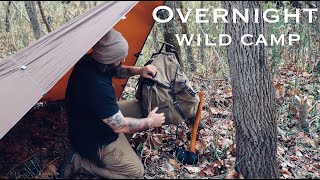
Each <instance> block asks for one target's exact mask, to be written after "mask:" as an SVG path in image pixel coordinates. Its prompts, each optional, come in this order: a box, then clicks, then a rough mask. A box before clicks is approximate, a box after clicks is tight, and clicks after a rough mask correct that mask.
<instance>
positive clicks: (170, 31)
mask: <svg viewBox="0 0 320 180" xmlns="http://www.w3.org/2000/svg"><path fill="white" fill-rule="evenodd" d="M166 6H168V7H170V8H171V9H172V10H173V11H175V8H176V4H175V2H174V1H167V2H166ZM174 14H176V13H174ZM160 15H161V16H162V17H167V16H168V15H167V14H164V13H161V14H160ZM162 19H164V18H162ZM174 22H175V21H174V19H172V20H171V21H169V22H167V23H163V29H164V31H163V37H164V41H165V42H167V43H169V44H171V45H173V47H174V48H175V49H176V50H177V52H178V56H179V59H180V66H181V68H182V69H183V70H184V65H185V64H184V60H183V58H182V57H181V48H180V46H179V43H178V40H177V38H176V36H175V34H178V32H177V31H176V29H177V27H176V24H175V23H174Z"/></svg>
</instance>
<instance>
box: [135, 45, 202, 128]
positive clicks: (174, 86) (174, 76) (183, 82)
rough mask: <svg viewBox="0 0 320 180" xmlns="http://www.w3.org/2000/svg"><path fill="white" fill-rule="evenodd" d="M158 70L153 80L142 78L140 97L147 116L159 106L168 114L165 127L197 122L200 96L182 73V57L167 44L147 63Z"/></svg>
mask: <svg viewBox="0 0 320 180" xmlns="http://www.w3.org/2000/svg"><path fill="white" fill-rule="evenodd" d="M148 64H152V65H154V66H155V67H156V68H157V74H156V75H155V76H154V77H153V79H146V78H143V77H140V79H139V83H138V89H137V92H136V98H137V99H138V100H140V101H141V104H142V109H143V115H144V116H145V117H146V116H147V115H148V114H149V112H150V111H151V110H153V109H154V108H155V107H159V110H158V111H157V113H162V112H163V113H165V116H166V122H165V124H175V125H178V124H181V123H182V122H183V121H185V122H186V123H187V124H190V123H192V122H193V120H194V118H195V115H196V112H197V108H198V104H199V96H198V95H197V93H196V92H195V91H194V90H193V88H192V86H191V84H190V81H189V80H188V78H187V76H186V75H185V73H184V72H183V71H182V70H181V67H180V64H179V57H178V55H177V52H176V51H175V49H174V48H173V46H172V45H170V44H167V43H164V44H163V45H162V47H161V49H160V51H159V52H158V53H154V54H153V55H152V56H151V58H150V60H149V61H148V62H147V63H146V64H145V66H146V65H148Z"/></svg>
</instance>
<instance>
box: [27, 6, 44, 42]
mask: <svg viewBox="0 0 320 180" xmlns="http://www.w3.org/2000/svg"><path fill="white" fill-rule="evenodd" d="M24 5H25V7H26V10H27V12H28V16H29V19H30V22H31V26H32V29H33V34H34V37H35V38H36V39H39V38H40V37H41V29H40V23H39V20H38V15H37V9H36V6H35V3H34V1H25V4H24Z"/></svg>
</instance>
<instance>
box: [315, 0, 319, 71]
mask: <svg viewBox="0 0 320 180" xmlns="http://www.w3.org/2000/svg"><path fill="white" fill-rule="evenodd" d="M316 3H317V8H318V26H319V28H318V29H319V31H318V39H319V41H318V42H319V43H318V44H319V49H320V1H316ZM315 69H317V72H318V73H320V51H319V52H318V61H317V63H316V64H315Z"/></svg>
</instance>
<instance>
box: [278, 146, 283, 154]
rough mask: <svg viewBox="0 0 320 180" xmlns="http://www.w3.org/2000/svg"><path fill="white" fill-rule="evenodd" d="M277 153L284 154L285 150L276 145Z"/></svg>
mask: <svg viewBox="0 0 320 180" xmlns="http://www.w3.org/2000/svg"><path fill="white" fill-rule="evenodd" d="M278 153H279V154H280V155H284V154H285V150H284V149H283V148H281V147H280V146H278Z"/></svg>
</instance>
